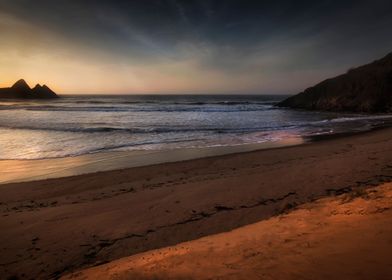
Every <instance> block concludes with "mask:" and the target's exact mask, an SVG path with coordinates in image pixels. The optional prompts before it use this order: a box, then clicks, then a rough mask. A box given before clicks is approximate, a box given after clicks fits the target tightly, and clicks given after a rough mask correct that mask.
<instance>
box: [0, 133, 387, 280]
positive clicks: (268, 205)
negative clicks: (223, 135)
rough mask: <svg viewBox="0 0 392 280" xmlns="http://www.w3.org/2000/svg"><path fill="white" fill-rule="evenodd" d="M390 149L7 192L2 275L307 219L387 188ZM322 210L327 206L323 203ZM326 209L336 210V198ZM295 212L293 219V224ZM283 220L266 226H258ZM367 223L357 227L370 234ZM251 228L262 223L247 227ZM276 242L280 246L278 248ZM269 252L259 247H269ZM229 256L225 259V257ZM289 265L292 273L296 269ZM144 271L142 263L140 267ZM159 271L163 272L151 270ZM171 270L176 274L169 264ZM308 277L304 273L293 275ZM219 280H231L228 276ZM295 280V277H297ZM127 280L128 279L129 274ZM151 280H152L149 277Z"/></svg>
mask: <svg viewBox="0 0 392 280" xmlns="http://www.w3.org/2000/svg"><path fill="white" fill-rule="evenodd" d="M391 147H392V129H382V130H376V131H373V132H368V133H362V134H357V135H352V136H347V137H339V138H336V139H327V140H323V141H317V142H314V143H310V144H305V145H300V146H293V147H286V148H277V149H268V150H261V151H253V152H246V153H238V154H230V155H223V156H216V157H209V158H201V159H194V160H189V161H183V162H174V163H164V164H158V165H153V166H144V167H135V168H129V169H121V170H114V171H105V172H97V173H91V174H85V175H78V176H70V177H65V178H55V179H46V180H41V181H34V182H20V183H9V184H3V185H1V186H0V191H1V194H2V195H1V201H0V202H1V204H0V209H1V212H2V215H1V218H0V219H1V226H2V230H1V231H0V240H1V241H0V250H1V254H0V274H1V275H2V276H4V278H7V277H19V278H21V279H25V278H26V279H46V278H57V277H60V276H63V275H67V274H69V273H71V272H74V271H79V270H81V269H83V268H88V267H91V266H95V265H99V264H102V263H105V262H109V261H113V260H116V259H119V258H122V257H127V256H131V255H134V254H137V253H141V252H146V251H149V250H153V249H158V248H163V247H167V246H172V245H175V244H178V243H180V242H184V241H189V240H194V239H198V238H201V237H203V236H208V235H211V234H216V233H222V232H226V231H230V230H233V229H235V228H239V227H242V226H245V225H248V224H252V223H256V222H259V221H261V220H265V219H268V218H270V217H273V216H276V215H279V214H282V213H286V212H288V211H291V210H292V209H295V208H296V207H299V210H296V211H300V213H301V211H302V212H303V211H305V212H306V211H307V210H306V207H308V206H304V207H305V208H301V207H302V206H300V205H303V204H305V203H307V202H310V201H314V200H316V199H319V198H321V197H324V196H328V195H329V196H331V195H340V194H343V193H349V192H352V191H358V190H359V189H363V188H368V187H371V186H376V185H380V184H382V183H384V182H389V181H390V180H391V178H392V164H391V162H392V161H391V160H392V149H391ZM33 162H34V161H32V164H33ZM387 186H388V188H389V186H390V185H387ZM386 193H389V189H388V190H386ZM385 197H389V195H387V194H386V195H385ZM339 199H340V198H339ZM355 201H356V200H354V202H355ZM388 201H389V200H388ZM317 203H318V202H317ZM320 203H321V206H320V207H323V206H322V205H324V204H323V203H326V202H325V201H324V202H320ZM330 203H331V205H334V203H335V204H339V203H338V202H336V201H334V200H331V201H330ZM386 203H388V202H386ZM312 205H313V204H312ZM312 207H313V206H312ZM314 207H317V206H314ZM326 207H327V206H326ZM328 207H329V206H328ZM331 207H332V206H331ZM328 209H329V210H328V211H330V210H331V208H328ZM328 211H327V210H326V212H328ZM296 213H297V212H293V214H292V215H294V217H295V215H297V214H296ZM388 213H389V212H388V211H386V212H385V215H387V214H388ZM289 215H291V214H289ZM320 215H321V213H320ZM282 217H283V218H282ZM284 217H286V216H279V217H276V218H273V219H272V220H266V221H265V222H266V224H263V225H262V226H261V228H263V229H265V228H267V227H268V226H267V225H268V223H273V222H274V221H275V224H276V221H277V219H284ZM337 217H339V216H337ZM369 217H371V216H369ZM290 219H291V218H290ZM319 219H322V218H321V217H319ZM367 221H368V220H366V221H365V220H364V221H363V223H361V226H362V225H363V226H366V223H365V222H367ZM371 221H372V222H373V219H371ZM374 222H376V220H374ZM364 223H365V224H364ZM289 224H290V223H288V224H287V225H289ZM331 224H332V223H331ZM253 226H254V227H258V226H259V224H256V225H252V226H250V227H253ZM383 226H384V223H380V224H371V223H370V220H369V227H371V228H374V229H377V227H383ZM333 228H335V227H333ZM353 228H355V227H353ZM359 229H360V230H363V229H362V228H359ZM239 230H245V231H247V228H244V229H239ZM312 230H314V231H315V232H317V231H316V229H312V228H310V229H309V231H308V232H312ZM320 230H322V229H320ZM380 230H384V228H382V229H380ZM385 230H387V228H386V229H385ZM389 230H390V228H389ZM251 232H253V231H252V230H251ZM298 233H299V231H298ZM228 234H232V233H228ZM234 234H238V232H234ZM240 234H242V233H241V232H240ZM265 234H268V233H265ZM290 234H295V231H294V232H291V233H290ZM320 234H321V233H320ZM282 236H283V235H282ZM325 236H326V235H325ZM325 236H324V235H320V236H316V237H314V238H315V240H319V241H320V242H322V241H323V240H328V239H323V238H325ZM389 236H390V235H389ZM365 237H366V236H364V237H363V238H365ZM211 238H217V237H211ZM233 238H234V239H235V237H233ZM269 238H272V239H274V238H275V236H270V237H269ZM279 238H281V237H279ZM279 238H278V237H276V240H275V241H274V242H276V243H277V244H278V245H279V244H280V243H281V242H280V241H279V240H281V239H279ZM317 238H320V239H317ZM288 239H289V238H288ZM202 240H203V239H202ZM213 240H215V239H213ZM370 240H371V241H370V242H372V240H373V239H370ZM239 241H241V239H239ZM354 241H355V240H354ZM354 241H353V242H354ZM360 241H361V242H363V240H362V239H361V240H359V241H358V242H360ZM384 241H385V242H386V243H380V244H381V245H380V247H383V248H384V247H385V246H386V245H388V244H389V246H390V240H384ZM195 242H196V243H195V244H196V245H195V246H198V245H197V244H198V243H197V242H203V241H195ZM214 242H215V241H214ZM323 242H324V241H323ZM233 244H234V243H233ZM263 244H264V243H263ZM263 244H261V245H260V246H266V245H265V244H264V245H263ZM293 244H295V243H293ZM278 245H276V246H278ZM310 245H311V246H312V244H310ZM216 246H218V247H219V246H220V245H219V244H217V245H216ZM233 246H234V245H233ZM247 246H251V245H249V244H247ZM279 246H280V245H279ZM282 246H283V247H284V245H282ZM348 246H349V245H348ZM218 247H217V248H218ZM192 248H193V247H192ZM203 248H204V249H205V248H206V247H203ZM212 248H213V247H212ZM219 248H221V247H219ZM260 248H262V247H260ZM377 248H378V247H377ZM385 248H386V247H385ZM204 249H203V250H204ZM256 249H257V248H255V250H256ZM163 250H170V249H163ZM236 250H239V249H238V248H237V249H236ZM320 250H321V249H320ZM369 250H370V249H369ZM156 252H159V251H156ZM164 252H166V251H164ZM320 252H322V251H320ZM353 252H354V251H353ZM366 252H367V251H366V250H365V251H361V252H360V253H361V254H365V253H366ZM382 252H384V251H382V250H381V251H380V254H383V253H382ZM231 253H232V252H228V254H227V258H228V259H230V254H231ZM146 254H150V253H146ZM151 254H155V253H154V251H153V252H152V253H151ZM222 254H223V255H224V256H226V254H225V253H222ZM276 254H278V253H275V257H276ZM331 254H332V253H331ZM202 255H203V253H201V256H202ZM223 255H222V256H223ZM141 256H143V255H137V256H135V259H137V258H139V257H141ZM278 256H279V255H278ZM309 256H311V255H309ZM337 256H339V254H338V255H337ZM266 257H268V256H266ZM288 258H290V256H287V259H286V261H287V265H288V266H289V265H292V263H289V260H288ZM180 261H182V260H180ZM120 262H124V263H125V264H124V266H123V267H125V268H124V269H125V270H127V264H126V263H127V261H126V260H121V261H120ZM164 262H165V260H164V259H163V263H164ZM184 262H185V260H184ZM320 262H321V263H322V260H320ZM169 263H170V262H169ZM169 263H168V264H169ZM219 263H220V262H217V265H219ZM239 263H241V262H239ZM137 264H138V263H136V266H135V268H137ZM284 264H285V263H284V262H283V264H282V265H284ZM342 264H344V262H342ZM382 264H383V263H382ZM110 265H111V264H109V267H112V266H110ZM143 265H144V264H143V263H142V262H141V266H140V267H143ZM213 265H214V264H213V263H212V264H211V269H214V267H213ZM241 265H242V263H241ZM234 267H235V265H234ZM246 267H248V266H246ZM249 267H250V270H249V271H248V272H247V271H245V272H244V273H252V270H251V267H252V266H251V265H250V266H249ZM119 269H120V270H121V269H122V268H119ZM257 269H259V267H257ZM263 269H267V270H268V269H269V267H268V266H265V267H264V268H263ZM271 269H273V267H272V268H271ZM110 271H111V270H109V272H108V273H109V274H108V275H111V274H110V273H111V272H110ZM271 271H273V270H271ZM155 272H159V270H154V269H153V270H151V273H153V274H154V273H155ZM167 272H168V273H169V274H168V276H170V266H168V270H167ZM183 272H184V271H182V272H181V271H178V273H183ZM283 272H284V271H283ZM283 272H282V273H283ZM304 272H306V271H305V270H300V269H299V268H298V271H297V273H304ZM92 273H93V272H92ZM184 273H188V272H187V271H185V272H184ZM222 273H223V274H222V275H227V274H225V273H227V270H225V271H223V272H222ZM266 273H268V271H267V272H266ZM271 273H272V272H271ZM293 273H294V272H293ZM92 275H93V274H92ZM267 275H268V274H267ZM271 275H273V274H271ZM295 275H298V274H295V273H294V274H292V275H291V277H294V276H295ZM309 275H313V274H311V273H309ZM142 276H143V275H142ZM174 276H175V277H177V276H178V277H180V276H181V277H185V276H186V274H185V276H184V275H174ZM278 276H279V275H278ZM281 276H284V275H281ZM124 277H125V279H129V278H127V274H126V273H125V274H124ZM124 277H123V278H121V277H120V279H124ZM146 277H147V279H150V278H148V277H149V275H147V276H146ZM116 279H117V278H116ZM131 279H132V278H131ZM133 279H135V278H133ZM225 279H226V278H225ZM245 279H248V278H245ZM266 279H268V278H266ZM272 279H273V278H272ZM288 279H290V277H288ZM309 279H313V278H309ZM324 279H326V278H324ZM341 279H343V278H341ZM345 279H347V278H345ZM359 279H361V278H359ZM364 279H366V278H364ZM379 279H382V278H379ZM385 279H386V278H385Z"/></svg>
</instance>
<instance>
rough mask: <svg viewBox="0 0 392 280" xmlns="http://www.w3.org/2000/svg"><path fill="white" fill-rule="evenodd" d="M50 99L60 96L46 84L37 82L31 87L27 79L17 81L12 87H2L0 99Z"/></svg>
mask: <svg viewBox="0 0 392 280" xmlns="http://www.w3.org/2000/svg"><path fill="white" fill-rule="evenodd" d="M3 98H6V99H50V98H58V96H57V94H56V93H54V92H53V91H52V90H51V89H50V88H48V87H47V86H46V85H43V86H41V85H39V84H37V85H36V86H35V87H34V88H33V89H32V88H30V87H29V85H28V84H27V83H26V81H25V80H23V79H21V80H19V81H17V82H16V83H15V84H14V85H13V86H12V87H10V88H0V99H3Z"/></svg>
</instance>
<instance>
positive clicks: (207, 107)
mask: <svg viewBox="0 0 392 280" xmlns="http://www.w3.org/2000/svg"><path fill="white" fill-rule="evenodd" d="M272 108H273V105H271V104H267V103H260V104H255V103H244V102H230V104H227V103H218V102H217V103H215V104H211V103H205V104H203V103H200V104H198V103H192V104H178V103H172V104H167V105H162V104H160V105H153V106H151V105H146V104H145V105H140V104H138V105H137V106H125V104H119V105H117V106H75V104H67V105H65V104H63V105H61V106H58V105H57V106H56V105H40V106H35V105H0V110H25V111H53V112H241V111H248V112H250V111H263V110H268V109H272Z"/></svg>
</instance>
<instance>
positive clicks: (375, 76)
mask: <svg viewBox="0 0 392 280" xmlns="http://www.w3.org/2000/svg"><path fill="white" fill-rule="evenodd" d="M277 106H279V107H289V108H298V109H307V110H324V111H347V112H363V113H389V112H392V53H390V54H388V55H387V56H385V57H384V58H382V59H379V60H376V61H374V62H372V63H370V64H367V65H363V66H360V67H357V68H353V69H350V70H349V71H348V72H347V73H346V74H343V75H340V76H337V77H335V78H332V79H327V80H325V81H323V82H321V83H319V84H317V85H315V86H313V87H310V88H307V89H306V90H305V91H304V92H301V93H299V94H297V95H295V96H292V97H289V98H287V99H286V100H284V101H282V102H280V103H278V104H277Z"/></svg>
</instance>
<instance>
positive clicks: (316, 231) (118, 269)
mask: <svg viewBox="0 0 392 280" xmlns="http://www.w3.org/2000/svg"><path fill="white" fill-rule="evenodd" d="M391 253H392V183H387V184H384V185H382V186H380V187H377V188H371V189H367V190H363V191H357V192H352V193H349V194H344V195H341V196H339V197H334V198H324V199H320V200H318V201H316V202H313V203H307V204H304V205H302V206H300V207H298V209H296V210H294V211H293V212H291V213H289V214H285V215H279V216H277V217H273V218H270V219H268V220H265V221H261V222H258V223H255V224H252V225H248V226H244V227H241V228H239V229H235V230H233V231H231V232H227V233H221V234H217V235H212V236H207V237H204V238H201V239H198V240H195V241H190V242H185V243H180V244H178V245H175V246H172V247H167V248H163V249H159V250H153V251H149V252H146V253H142V254H138V255H134V256H132V257H127V258H123V259H120V260H117V261H113V262H111V263H109V264H105V265H101V266H98V267H94V268H91V269H88V270H85V271H81V272H76V273H74V274H72V275H69V276H67V277H64V280H65V279H74V280H78V279H80V280H82V279H83V280H86V279H94V280H99V279H113V280H114V279H132V280H137V279H248V280H251V279H266V280H268V279H285V280H286V279H287V280H289V279H293V280H297V279H309V280H318V279H325V280H328V279H335V280H338V279H342V280H350V279H355V280H361V279H363V280H365V279H367V280H370V279H377V280H390V279H392V258H391Z"/></svg>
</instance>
